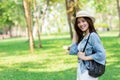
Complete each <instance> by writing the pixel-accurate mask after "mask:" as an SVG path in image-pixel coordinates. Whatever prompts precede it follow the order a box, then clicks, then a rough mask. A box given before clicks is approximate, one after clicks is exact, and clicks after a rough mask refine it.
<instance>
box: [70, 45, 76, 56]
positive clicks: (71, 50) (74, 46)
mask: <svg viewBox="0 0 120 80" xmlns="http://www.w3.org/2000/svg"><path fill="white" fill-rule="evenodd" d="M77 53H78V48H77V44H76V43H74V44H72V45H71V47H70V51H69V54H70V55H76V54H77Z"/></svg>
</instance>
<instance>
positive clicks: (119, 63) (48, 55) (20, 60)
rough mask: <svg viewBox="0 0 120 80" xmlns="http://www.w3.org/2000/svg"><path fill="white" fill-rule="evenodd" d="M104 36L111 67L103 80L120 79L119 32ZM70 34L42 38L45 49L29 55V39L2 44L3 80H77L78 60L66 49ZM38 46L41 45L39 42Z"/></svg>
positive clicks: (0, 75) (0, 76)
mask: <svg viewBox="0 0 120 80" xmlns="http://www.w3.org/2000/svg"><path fill="white" fill-rule="evenodd" d="M111 33H112V35H109V34H110V33H109V32H108V33H100V36H101V40H102V42H103V45H104V47H105V49H106V55H107V67H106V72H105V74H104V75H103V76H102V77H100V79H99V80H119V79H120V58H119V57H120V54H119V52H120V38H117V37H116V36H117V34H118V33H114V32H111ZM70 43H71V40H70V39H69V36H68V35H65V34H62V35H52V36H51V35H49V36H47V35H44V36H42V45H43V48H40V49H39V48H36V49H35V53H34V54H30V52H29V44H28V42H27V40H26V39H23V38H12V39H5V40H1V41H0V80H76V68H77V57H76V56H70V55H68V54H67V52H66V51H65V50H64V49H63V46H64V45H70ZM35 44H36V45H38V42H37V40H36V41H35Z"/></svg>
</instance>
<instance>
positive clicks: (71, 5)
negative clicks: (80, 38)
mask: <svg viewBox="0 0 120 80" xmlns="http://www.w3.org/2000/svg"><path fill="white" fill-rule="evenodd" d="M65 2H66V12H67V20H68V24H69V29H70V37H71V39H72V38H73V32H72V27H73V26H74V23H75V16H76V12H77V11H79V7H78V0H65Z"/></svg>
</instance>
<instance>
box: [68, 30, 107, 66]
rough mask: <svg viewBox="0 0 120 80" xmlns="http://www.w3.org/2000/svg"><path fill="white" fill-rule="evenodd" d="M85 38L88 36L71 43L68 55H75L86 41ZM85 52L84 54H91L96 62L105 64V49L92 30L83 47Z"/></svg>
mask: <svg viewBox="0 0 120 80" xmlns="http://www.w3.org/2000/svg"><path fill="white" fill-rule="evenodd" d="M87 38H88V36H86V37H84V38H83V40H82V41H81V42H80V43H79V44H78V45H77V44H76V43H75V44H72V46H71V47H70V55H76V54H77V53H78V51H82V49H83V48H84V46H85V43H86V41H87ZM78 46H80V47H78ZM78 48H79V49H78ZM93 51H94V52H95V53H94V54H93V53H92V52H93ZM85 54H86V56H92V58H93V59H94V60H95V61H96V62H98V63H100V64H103V65H105V61H106V54H105V49H104V47H103V45H102V43H101V40H100V38H99V36H98V34H96V33H95V32H92V33H91V34H90V38H89V41H88V44H87V46H86V49H85ZM87 63H88V61H86V65H89V63H88V64H87Z"/></svg>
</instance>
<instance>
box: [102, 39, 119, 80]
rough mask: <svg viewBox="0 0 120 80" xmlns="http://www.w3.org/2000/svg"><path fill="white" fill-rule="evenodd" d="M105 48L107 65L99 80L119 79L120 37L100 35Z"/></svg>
mask: <svg viewBox="0 0 120 80" xmlns="http://www.w3.org/2000/svg"><path fill="white" fill-rule="evenodd" d="M102 41H103V45H104V47H105V49H106V55H107V66H106V72H105V74H104V75H103V77H101V79H100V80H119V79H120V38H117V37H102Z"/></svg>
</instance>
